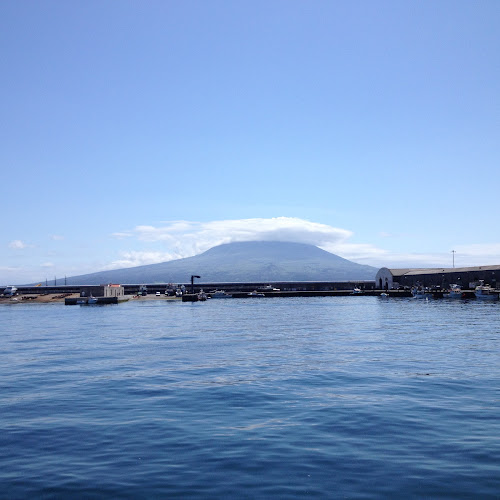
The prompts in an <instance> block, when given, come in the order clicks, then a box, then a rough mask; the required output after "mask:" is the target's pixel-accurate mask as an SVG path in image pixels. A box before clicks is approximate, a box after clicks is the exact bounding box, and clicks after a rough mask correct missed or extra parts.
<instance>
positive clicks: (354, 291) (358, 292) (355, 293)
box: [351, 288, 363, 295]
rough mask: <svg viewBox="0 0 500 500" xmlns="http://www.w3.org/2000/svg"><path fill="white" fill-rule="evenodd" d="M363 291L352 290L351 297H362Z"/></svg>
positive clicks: (359, 289) (358, 289)
mask: <svg viewBox="0 0 500 500" xmlns="http://www.w3.org/2000/svg"><path fill="white" fill-rule="evenodd" d="M362 294H363V290H361V288H354V290H353V291H352V292H351V295H362Z"/></svg>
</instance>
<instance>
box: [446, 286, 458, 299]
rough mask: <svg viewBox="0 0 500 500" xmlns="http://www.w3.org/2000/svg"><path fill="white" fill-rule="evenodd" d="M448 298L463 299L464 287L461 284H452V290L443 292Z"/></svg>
mask: <svg viewBox="0 0 500 500" xmlns="http://www.w3.org/2000/svg"><path fill="white" fill-rule="evenodd" d="M443 297H445V298H447V299H461V298H462V287H461V286H460V285H450V290H449V291H448V292H446V293H444V294H443Z"/></svg>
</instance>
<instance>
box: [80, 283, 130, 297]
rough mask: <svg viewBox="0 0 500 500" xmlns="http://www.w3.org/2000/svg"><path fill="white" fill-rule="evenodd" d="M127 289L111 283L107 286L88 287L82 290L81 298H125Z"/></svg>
mask: <svg viewBox="0 0 500 500" xmlns="http://www.w3.org/2000/svg"><path fill="white" fill-rule="evenodd" d="M124 295H125V288H124V287H123V286H122V285H115V284H112V283H109V284H107V285H98V286H86V287H85V288H82V289H81V290H80V297H104V298H109V297H116V298H118V299H120V298H123V296H124Z"/></svg>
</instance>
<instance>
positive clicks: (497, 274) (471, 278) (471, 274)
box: [375, 266, 500, 290]
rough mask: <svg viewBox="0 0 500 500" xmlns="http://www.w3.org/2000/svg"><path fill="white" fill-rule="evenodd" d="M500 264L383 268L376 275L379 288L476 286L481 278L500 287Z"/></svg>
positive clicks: (376, 284) (471, 287) (465, 287)
mask: <svg viewBox="0 0 500 500" xmlns="http://www.w3.org/2000/svg"><path fill="white" fill-rule="evenodd" d="M499 278H500V266H479V267H453V268H430V269H388V268H387V267H383V268H381V269H380V270H379V271H378V273H377V275H376V277H375V287H376V288H378V289H379V290H393V289H398V288H401V287H412V286H414V285H422V286H426V287H438V286H439V287H441V288H448V287H449V286H450V285H452V284H458V285H460V286H461V287H462V288H463V289H467V288H469V289H473V288H475V287H476V286H477V285H478V284H479V282H480V281H481V280H483V281H484V282H485V283H488V284H490V285H491V286H492V287H494V288H497V286H499V287H500V279H499Z"/></svg>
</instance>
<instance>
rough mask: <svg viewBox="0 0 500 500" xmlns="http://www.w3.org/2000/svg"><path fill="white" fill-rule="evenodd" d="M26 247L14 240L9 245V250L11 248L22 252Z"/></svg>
mask: <svg viewBox="0 0 500 500" xmlns="http://www.w3.org/2000/svg"><path fill="white" fill-rule="evenodd" d="M27 247H28V245H27V244H26V243H24V242H22V241H21V240H14V241H11V242H10V243H9V248H13V249H14V250H22V249H23V248H27Z"/></svg>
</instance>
